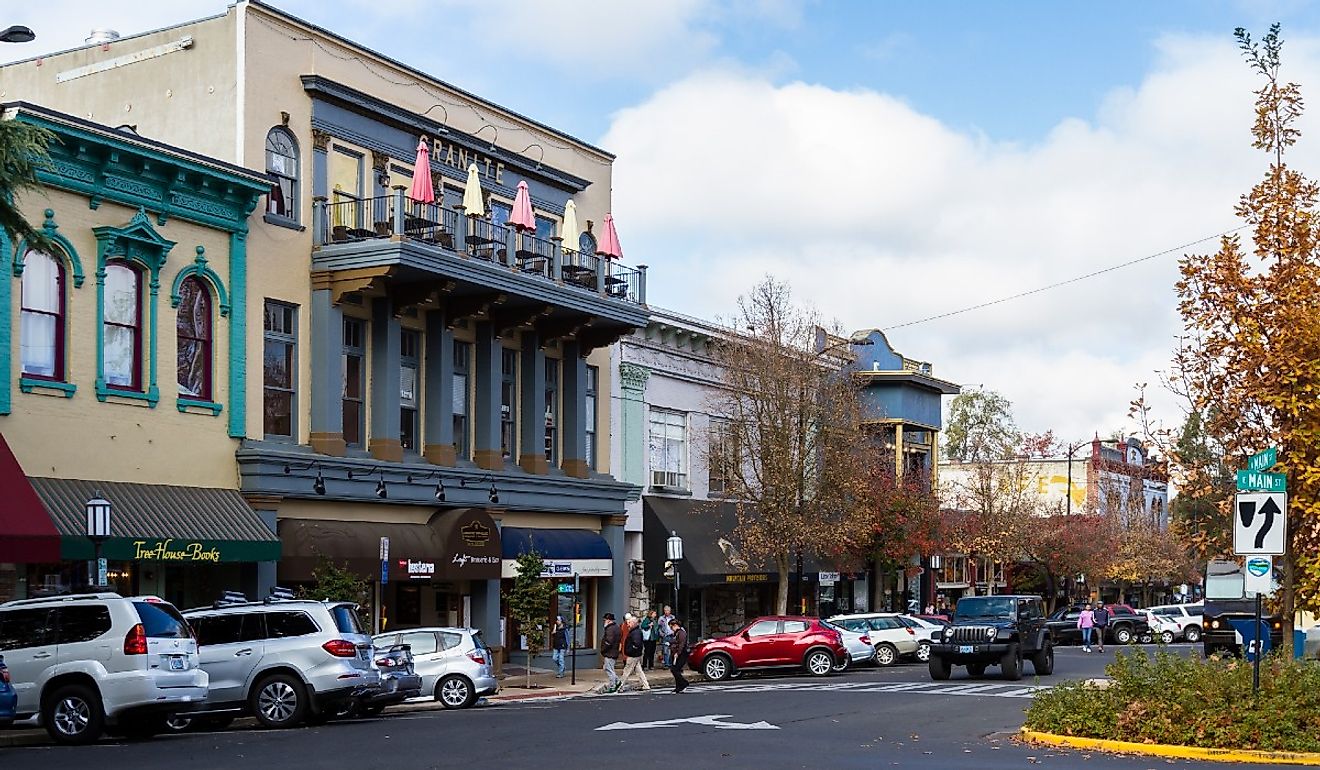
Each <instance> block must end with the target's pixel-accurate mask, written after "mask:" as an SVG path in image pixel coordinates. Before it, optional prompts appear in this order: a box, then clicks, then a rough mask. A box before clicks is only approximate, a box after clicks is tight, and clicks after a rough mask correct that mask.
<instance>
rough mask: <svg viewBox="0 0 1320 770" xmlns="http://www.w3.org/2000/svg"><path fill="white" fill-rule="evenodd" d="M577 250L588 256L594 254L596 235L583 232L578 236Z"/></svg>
mask: <svg viewBox="0 0 1320 770" xmlns="http://www.w3.org/2000/svg"><path fill="white" fill-rule="evenodd" d="M578 251H580V252H582V253H583V254H586V255H588V256H595V254H596V236H594V235H592V234H591V233H583V234H581V235H579V236H578Z"/></svg>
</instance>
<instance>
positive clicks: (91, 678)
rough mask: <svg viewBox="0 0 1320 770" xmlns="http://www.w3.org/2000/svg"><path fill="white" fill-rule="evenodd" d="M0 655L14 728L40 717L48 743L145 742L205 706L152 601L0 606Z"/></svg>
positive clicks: (200, 684) (175, 614) (167, 613)
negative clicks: (107, 738) (10, 689)
mask: <svg viewBox="0 0 1320 770" xmlns="http://www.w3.org/2000/svg"><path fill="white" fill-rule="evenodd" d="M0 652H3V653H4V656H5V663H7V664H8V665H9V675H10V679H11V681H12V683H13V686H14V689H15V690H16V691H17V694H18V709H17V711H18V718H19V719H24V718H27V717H29V716H31V715H33V714H40V717H41V724H42V725H43V726H44V727H45V728H46V732H47V733H48V734H49V735H50V737H51V740H53V741H55V742H56V743H62V744H67V745H75V744H84V743H91V742H93V741H95V740H96V739H97V738H99V737H100V736H101V734H102V733H103V732H110V733H115V734H119V735H126V736H132V737H139V738H145V737H149V736H151V735H155V734H156V733H159V732H162V731H164V730H165V722H166V720H168V719H169V718H170V717H171V716H173V715H174V714H175V713H179V712H186V711H191V710H193V709H194V708H196V707H197V706H200V705H201V704H202V702H203V701H204V700H205V699H206V689H207V685H208V684H209V682H210V679H209V677H208V676H207V674H206V672H205V671H203V670H202V668H201V660H200V658H199V656H198V654H197V640H196V639H195V638H194V637H193V633H192V629H191V628H190V627H189V626H188V622H187V621H186V620H184V619H183V616H181V615H180V614H179V611H178V610H176V609H175V608H174V605H172V604H170V603H169V602H166V601H164V600H163V599H160V598H158V597H155V596H134V597H128V598H126V597H123V596H120V595H119V594H116V593H95V594H72V595H69V596H53V597H49V598H45V599H20V600H18V601H12V602H5V603H4V604H0Z"/></svg>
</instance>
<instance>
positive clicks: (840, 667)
mask: <svg viewBox="0 0 1320 770" xmlns="http://www.w3.org/2000/svg"><path fill="white" fill-rule="evenodd" d="M821 622H822V623H824V624H825V626H826V627H827V628H832V629H834V630H835V631H838V632H839V636H841V637H843V646H844V647H845V648H847V650H848V657H846V658H844V659H843V660H841V661H838V662H837V663H835V664H834V672H835V673H838V672H840V671H844V670H846V669H847V668H848V667H849V666H856V665H859V664H862V663H871V662H874V661H875V648H874V647H872V646H871V637H870V635H869V632H864V631H853V630H852V629H849V628H844V627H843V626H841V625H838V624H836V623H831V622H829V621H828V620H825V621H821Z"/></svg>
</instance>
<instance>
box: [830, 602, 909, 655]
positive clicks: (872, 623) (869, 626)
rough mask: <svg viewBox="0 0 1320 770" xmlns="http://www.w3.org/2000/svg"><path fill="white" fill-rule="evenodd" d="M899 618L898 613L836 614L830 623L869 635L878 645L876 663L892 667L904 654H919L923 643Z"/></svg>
mask: <svg viewBox="0 0 1320 770" xmlns="http://www.w3.org/2000/svg"><path fill="white" fill-rule="evenodd" d="M900 617H901V616H900V615H899V614H898V613H895V612H868V613H861V614H857V615H835V616H834V617H832V618H830V619H829V622H830V623H833V624H834V625H836V626H842V627H843V628H846V629H848V630H849V631H855V632H858V633H864V634H866V635H867V636H869V637H870V638H871V645H872V646H874V647H875V663H876V665H877V666H892V665H894V664H895V663H897V662H898V659H899V657H901V656H903V655H916V654H917V649H918V648H919V647H920V646H921V640H920V639H919V638H918V637H917V633H916V631H914V630H913V629H912V628H910V627H909V626H907V625H905V624H904V623H903V621H901V620H899V618H900ZM927 641H929V638H928V639H927Z"/></svg>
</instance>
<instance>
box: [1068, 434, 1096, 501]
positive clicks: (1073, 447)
mask: <svg viewBox="0 0 1320 770" xmlns="http://www.w3.org/2000/svg"><path fill="white" fill-rule="evenodd" d="M1090 444H1091V442H1090V441H1079V442H1077V443H1076V444H1069V445H1068V492H1067V494H1066V495H1064V497H1066V498H1067V508H1066V512H1067V515H1068V516H1071V515H1072V461H1073V454H1074V453H1075V452H1076V451H1077V450H1078V449H1081V448H1082V447H1084V446H1088V445H1090Z"/></svg>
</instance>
